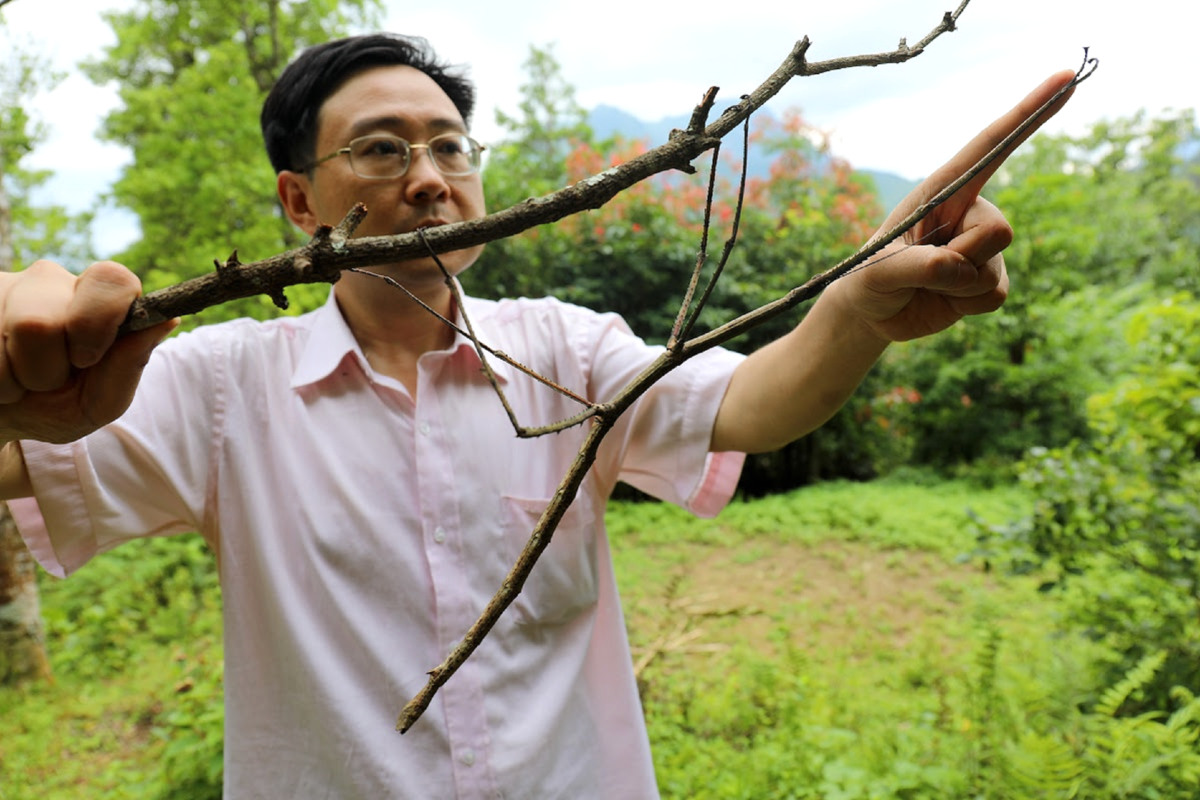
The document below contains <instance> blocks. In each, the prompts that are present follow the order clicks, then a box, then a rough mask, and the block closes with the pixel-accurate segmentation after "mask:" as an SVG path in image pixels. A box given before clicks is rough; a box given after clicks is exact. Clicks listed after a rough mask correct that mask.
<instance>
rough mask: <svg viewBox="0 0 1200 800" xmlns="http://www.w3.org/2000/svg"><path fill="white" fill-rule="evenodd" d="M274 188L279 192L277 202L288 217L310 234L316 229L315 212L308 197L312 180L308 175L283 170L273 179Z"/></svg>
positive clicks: (309, 196)
mask: <svg viewBox="0 0 1200 800" xmlns="http://www.w3.org/2000/svg"><path fill="white" fill-rule="evenodd" d="M275 189H276V191H278V192H279V202H280V203H281V204H282V205H283V210H284V212H286V213H287V215H288V219H290V220H291V221H292V223H293V224H295V225H296V227H298V228H300V229H301V230H302V231H304V232H305V233H307V234H308V235H309V236H312V235H313V233H314V232H315V231H316V230H317V213H316V210H315V209H314V208H313V206H312V202H311V199H310V198H311V193H312V182H311V181H310V180H309V179H308V176H307V175H305V174H304V173H302V172H291V171H289V170H284V171H283V172H281V173H279V175H278V177H277V178H276V179H275Z"/></svg>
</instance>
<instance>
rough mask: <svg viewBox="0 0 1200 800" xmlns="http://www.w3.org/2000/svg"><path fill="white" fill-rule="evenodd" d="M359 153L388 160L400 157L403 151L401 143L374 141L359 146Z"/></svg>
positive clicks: (387, 140)
mask: <svg viewBox="0 0 1200 800" xmlns="http://www.w3.org/2000/svg"><path fill="white" fill-rule="evenodd" d="M357 153H358V155H361V156H367V157H371V158H386V157H389V156H396V155H399V154H400V153H401V149H400V143H399V142H397V141H395V140H394V139H372V140H370V141H367V142H363V143H362V144H361V145H359V147H358V149H357Z"/></svg>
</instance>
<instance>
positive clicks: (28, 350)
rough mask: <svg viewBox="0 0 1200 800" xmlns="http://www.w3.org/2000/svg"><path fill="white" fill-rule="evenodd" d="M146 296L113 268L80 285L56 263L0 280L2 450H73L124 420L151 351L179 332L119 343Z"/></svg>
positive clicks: (168, 326)
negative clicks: (28, 443)
mask: <svg viewBox="0 0 1200 800" xmlns="http://www.w3.org/2000/svg"><path fill="white" fill-rule="evenodd" d="M139 294H141V282H140V281H139V280H138V278H137V276H135V275H134V274H133V273H132V272H130V271H129V270H128V269H126V268H125V267H123V266H121V265H120V264H117V263H115V262H112V261H101V262H98V263H96V264H93V265H92V266H90V267H88V268H87V269H86V270H84V272H83V273H82V274H81V275H78V276H77V275H74V274H72V273H70V272H68V271H67V270H65V269H63V268H62V267H60V266H59V265H58V264H55V263H53V262H50V261H38V262H37V263H35V264H33V265H32V266H30V267H29V268H28V269H26V270H24V271H23V272H15V273H0V336H2V337H3V339H2V343H3V347H2V348H0V442H4V443H7V442H13V441H15V440H17V439H36V440H39V441H44V442H55V443H62V442H70V441H74V440H76V439H79V438H81V437H83V436H86V435H87V434H89V433H91V432H92V431H94V430H96V429H98V428H101V427H103V426H104V425H107V424H108V423H109V422H112V421H113V420H115V419H116V418H117V417H119V416H121V415H122V414H123V413H125V409H127V408H128V407H129V404H130V402H132V400H133V394H134V391H135V390H136V389H137V384H138V380H139V379H140V378H141V374H142V369H143V368H144V367H145V366H146V363H147V362H148V361H149V360H150V353H151V351H153V350H154V347H155V346H156V345H157V344H158V343H159V342H161V341H162V340H163V339H164V338H166V337H167V335H168V334H169V333H170V332H171V331H172V330H173V329H174V328H175V326H176V325H177V324H178V320H171V321H169V322H164V323H162V324H161V325H158V326H155V327H153V328H149V329H147V330H144V331H139V332H137V333H134V334H130V335H128V336H123V337H121V338H120V339H119V340H118V339H117V328H118V327H119V326H120V324H121V323H122V322H123V321H124V320H125V315H126V313H127V312H128V311H129V306H130V304H131V303H132V302H133V301H134V299H136V298H137V297H138V295H139ZM5 449H6V450H8V451H12V450H15V449H16V446H15V445H9V446H7V447H6V448H5ZM10 454H11V453H10ZM5 460H6V461H7V460H9V459H5Z"/></svg>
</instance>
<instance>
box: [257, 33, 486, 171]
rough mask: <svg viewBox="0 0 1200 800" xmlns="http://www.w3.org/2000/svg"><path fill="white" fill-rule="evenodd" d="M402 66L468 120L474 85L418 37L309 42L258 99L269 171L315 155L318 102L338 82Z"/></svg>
mask: <svg viewBox="0 0 1200 800" xmlns="http://www.w3.org/2000/svg"><path fill="white" fill-rule="evenodd" d="M394 65H403V66H408V67H413V68H415V69H419V70H420V71H421V72H424V73H425V74H426V75H428V76H429V77H430V78H432V79H433V81H434V83H436V84H437V85H438V86H439V87H440V88H441V90H442V91H443V92H445V93H446V96H447V97H449V98H450V101H451V102H452V103H454V106H455V108H457V109H458V113H459V114H461V115H462V118H463V121H464V122H465V123H467V124H468V125H469V124H470V122H471V112H472V111H473V110H474V108H475V85H474V84H473V83H472V82H471V80H470V79H469V78H467V77H466V75H465V71H464V70H463V69H461V68H458V67H452V66H450V65H449V64H447V63H445V62H443V61H440V60H439V59H438V57H437V54H436V53H434V51H433V48H431V47H430V46H429V42H427V41H426V40H425V39H422V38H421V37H419V36H400V35H398V34H389V33H377V34H369V35H365V36H351V37H349V38H345V39H336V40H334V41H332V42H325V43H323V44H318V45H314V46H313V47H310V48H308V49H306V50H305V51H304V52H302V53H301V54H300V56H299V57H298V58H296V60H295V61H293V62H292V63H291V64H289V65H288V66H287V68H286V69H285V70H284V71H283V74H282V75H280V76H279V80H277V81H276V82H275V86H274V87H272V89H271V92H270V94H268V95H267V99H266V102H264V103H263V109H262V116H261V117H260V119H259V122H260V124H261V125H262V134H263V141H264V142H265V143H266V146H267V156H268V157H269V158H270V159H271V166H273V167H274V168H275V172H276V173H279V172H283V171H284V170H299V169H300V168H301V167H303V166H305V165H306V164H308V163H309V162H310V161H311V160H312V159H313V158H314V157H315V156H314V150H315V149H316V146H317V119H318V116H319V114H320V111H321V106H322V105H324V103H325V101H326V100H328V99H329V96H330V95H332V94H333V93H334V92H336V91H337V90H338V89H339V88H341V86H342V84H344V83H345V82H346V81H348V80H350V79H351V78H353V77H354V76H355V75H357V74H359V73H360V72H363V71H365V70H368V69H371V68H372V67H383V66H394Z"/></svg>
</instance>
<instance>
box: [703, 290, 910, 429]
mask: <svg viewBox="0 0 1200 800" xmlns="http://www.w3.org/2000/svg"><path fill="white" fill-rule="evenodd" d="M828 294H829V293H828V292H827V293H826V295H827V296H824V297H822V298H821V300H820V301H818V302H817V303H816V304H815V305H814V306H813V308H812V309H811V310H810V311H809V313H808V315H807V316H806V317H805V318H804V320H803V321H802V322H801V323H800V325H798V326H797V327H796V328H795V329H794V330H792V331H791V332H790V333H789V334H787V335H786V336H784V337H782V338H780V339H777V340H776V341H774V342H772V343H771V344H769V345H767V346H766V347H764V348H763V349H761V350H759V351H757V352H755V353H754V354H753V355H751V356H750V357H749V358H747V359H746V360H745V361H744V362H742V364H741V365H740V366H739V367H738V368H737V370H736V371H735V372H734V374H733V377H732V379H731V380H730V383H729V388H728V389H727V390H726V393H725V398H724V400H722V402H721V409H720V411H719V412H718V414H717V420H716V423H715V425H714V427H713V439H712V445H711V449H712V450H713V451H714V452H720V451H724V450H738V451H742V452H747V453H761V452H766V451H769V450H776V449H778V448H780V447H783V446H784V445H786V444H788V443H789V442H792V441H795V440H796V439H799V438H800V437H802V436H804V435H805V434H807V433H809V432H811V431H813V430H814V429H816V428H818V427H820V426H821V425H822V424H824V423H825V422H826V421H828V420H829V418H830V417H832V416H833V415H834V414H835V413H836V412H837V410H838V409H839V408H841V407H842V405H843V404H844V403H845V402H846V400H847V399H848V398H849V397H850V396H851V395H852V394H853V393H854V390H855V389H856V388H857V387H858V385H859V383H861V382H862V379H863V377H865V376H866V374H867V372H868V371H869V370H870V369H871V367H872V365H874V363H875V362H876V361H877V360H878V358H879V356H880V355H881V354H882V353H883V351H884V349H885V348H886V347H887V342H886V341H884V340H883V339H881V338H880V337H879V336H878V335H877V334H875V333H873V332H871V330H870V329H869V328H868V327H867V326H866V325H864V324H862V323H861V322H859V321H858V320H857V319H856V318H854V317H852V316H850V315H847V314H844V313H841V312H840V311H839V308H838V302H837V301H836V300H835V298H833V297H829V296H828Z"/></svg>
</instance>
